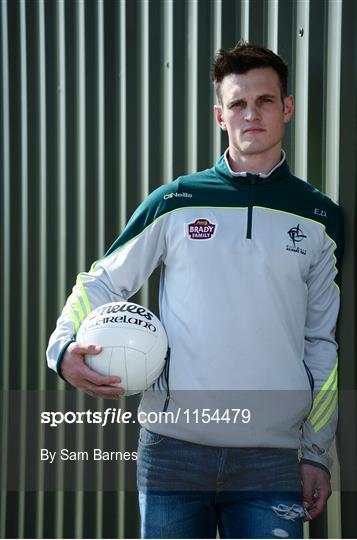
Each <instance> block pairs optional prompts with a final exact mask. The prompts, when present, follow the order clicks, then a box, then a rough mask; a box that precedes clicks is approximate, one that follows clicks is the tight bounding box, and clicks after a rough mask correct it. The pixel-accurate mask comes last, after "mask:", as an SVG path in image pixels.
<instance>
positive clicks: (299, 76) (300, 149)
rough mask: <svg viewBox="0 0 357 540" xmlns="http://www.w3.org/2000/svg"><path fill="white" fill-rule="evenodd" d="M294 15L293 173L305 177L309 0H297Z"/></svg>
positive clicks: (307, 138) (307, 139) (307, 132)
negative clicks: (294, 95) (298, 0)
mask: <svg viewBox="0 0 357 540" xmlns="http://www.w3.org/2000/svg"><path fill="white" fill-rule="evenodd" d="M296 9H297V17H296V22H297V25H296V29H295V32H296V66H295V75H296V98H295V163H294V170H295V174H297V175H298V176H300V177H301V178H303V179H306V177H307V151H308V150H307V149H308V142H309V130H308V110H309V109H308V108H309V92H308V90H309V69H308V66H309V26H310V20H309V18H310V17H309V15H310V1H305V2H298V4H297V7H296Z"/></svg>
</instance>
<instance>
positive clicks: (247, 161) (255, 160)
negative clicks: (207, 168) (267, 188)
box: [227, 146, 282, 174]
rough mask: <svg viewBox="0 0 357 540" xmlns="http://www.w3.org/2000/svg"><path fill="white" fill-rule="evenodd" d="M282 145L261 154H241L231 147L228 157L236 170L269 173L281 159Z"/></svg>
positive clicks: (232, 167)
mask: <svg viewBox="0 0 357 540" xmlns="http://www.w3.org/2000/svg"><path fill="white" fill-rule="evenodd" d="M281 153H282V151H281V146H279V147H277V148H274V149H272V150H271V151H270V152H264V153H260V154H251V155H241V154H239V153H238V152H237V151H236V149H234V148H231V147H229V150H228V152H227V159H228V163H229V166H230V168H231V169H232V171H234V172H237V173H239V172H249V173H256V174H258V173H264V174H268V173H269V172H270V171H271V170H272V169H273V168H274V167H275V165H277V164H278V163H279V161H280V160H281Z"/></svg>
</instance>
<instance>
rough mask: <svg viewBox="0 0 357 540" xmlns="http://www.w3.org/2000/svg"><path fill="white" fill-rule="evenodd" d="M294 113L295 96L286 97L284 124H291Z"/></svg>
mask: <svg viewBox="0 0 357 540" xmlns="http://www.w3.org/2000/svg"><path fill="white" fill-rule="evenodd" d="M293 113H294V96H286V98H284V123H285V124H287V123H288V122H290V119H291V117H292V115H293Z"/></svg>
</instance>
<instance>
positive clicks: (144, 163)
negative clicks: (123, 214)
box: [139, 0, 150, 199]
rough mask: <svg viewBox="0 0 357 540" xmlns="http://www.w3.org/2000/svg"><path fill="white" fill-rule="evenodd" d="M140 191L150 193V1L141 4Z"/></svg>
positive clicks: (143, 195) (145, 0)
mask: <svg viewBox="0 0 357 540" xmlns="http://www.w3.org/2000/svg"><path fill="white" fill-rule="evenodd" d="M139 35H140V66H141V68H140V90H141V91H140V98H141V99H140V118H141V122H140V128H139V129H140V154H141V159H140V165H141V167H140V193H141V198H142V199H144V198H145V197H147V195H148V193H149V103H150V96H149V76H150V73H149V61H150V57H149V2H148V0H143V1H142V2H141V4H140V34H139Z"/></svg>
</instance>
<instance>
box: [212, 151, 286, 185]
mask: <svg viewBox="0 0 357 540" xmlns="http://www.w3.org/2000/svg"><path fill="white" fill-rule="evenodd" d="M227 152H228V149H227V150H226V151H225V153H224V154H222V155H221V156H220V157H219V158H218V160H217V162H216V165H215V167H214V168H215V172H216V174H217V175H218V176H220V177H221V178H222V179H223V180H225V181H226V182H229V183H230V184H231V185H233V186H236V187H237V185H247V184H248V185H249V184H250V185H251V184H252V183H257V184H259V185H263V184H270V183H272V182H276V181H278V180H281V179H282V178H284V177H286V176H289V175H290V171H289V167H288V164H287V162H286V156H285V152H284V150H282V158H281V160H280V161H279V163H277V165H275V167H273V169H272V170H271V171H270V172H269V173H267V174H266V173H250V172H235V171H233V170H232V169H231V167H230V166H229V163H228V159H227Z"/></svg>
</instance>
